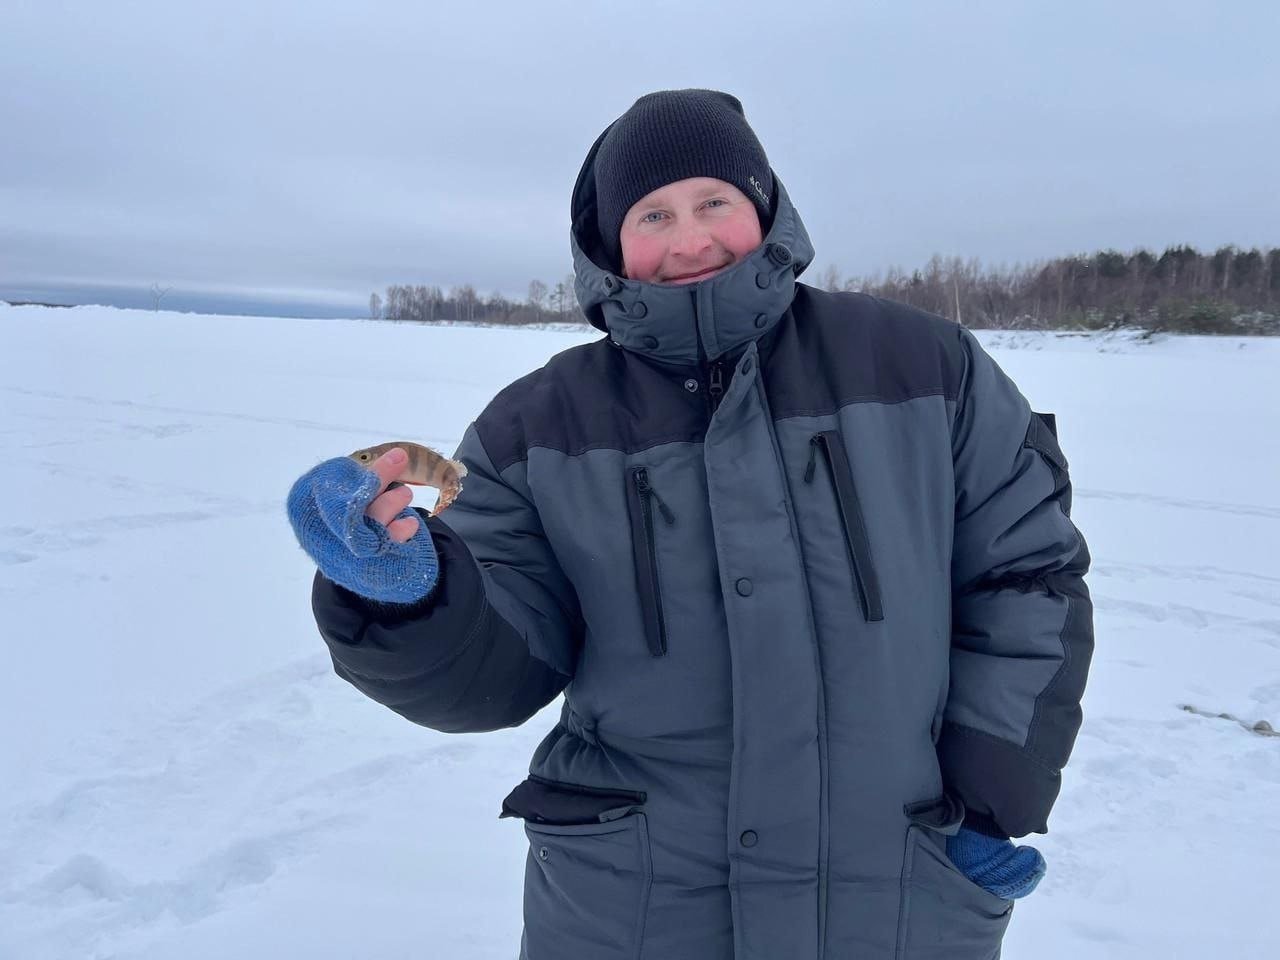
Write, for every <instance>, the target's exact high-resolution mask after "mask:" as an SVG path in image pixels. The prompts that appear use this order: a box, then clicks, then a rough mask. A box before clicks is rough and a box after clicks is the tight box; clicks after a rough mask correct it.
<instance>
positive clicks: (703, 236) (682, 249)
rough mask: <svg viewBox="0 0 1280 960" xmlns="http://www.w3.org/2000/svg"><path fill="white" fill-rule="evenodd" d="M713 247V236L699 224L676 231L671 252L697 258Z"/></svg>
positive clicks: (689, 225)
mask: <svg viewBox="0 0 1280 960" xmlns="http://www.w3.org/2000/svg"><path fill="white" fill-rule="evenodd" d="M709 246H711V234H710V233H708V232H707V231H706V230H705V229H704V228H703V227H701V226H699V225H698V224H696V223H694V224H687V225H685V226H682V227H679V228H678V229H677V230H676V235H675V236H674V237H673V238H672V240H671V247H670V251H671V252H672V253H674V254H678V255H680V256H685V257H692V256H697V255H698V254H700V253H702V252H703V251H704V250H706V249H707V248H708V247H709Z"/></svg>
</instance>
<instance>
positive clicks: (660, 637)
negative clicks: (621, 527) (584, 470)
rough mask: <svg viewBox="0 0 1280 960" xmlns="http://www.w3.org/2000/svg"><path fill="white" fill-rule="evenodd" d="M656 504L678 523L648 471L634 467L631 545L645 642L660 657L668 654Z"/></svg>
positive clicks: (669, 520) (630, 497)
mask: <svg viewBox="0 0 1280 960" xmlns="http://www.w3.org/2000/svg"><path fill="white" fill-rule="evenodd" d="M651 501H656V502H657V504H658V510H659V512H660V513H661V514H662V519H663V520H665V521H666V522H667V524H668V525H670V524H673V523H675V521H676V518H675V515H674V514H673V513H672V512H671V508H670V507H668V506H667V505H666V504H665V503H664V502H663V501H662V498H661V497H659V496H658V491H657V490H655V489H654V488H653V484H652V482H651V481H650V479H649V470H648V468H647V467H633V468H632V470H631V484H630V487H629V490H628V500H627V503H628V506H629V507H630V510H629V513H630V514H631V544H632V551H633V554H634V559H635V568H636V579H637V582H638V584H639V587H640V606H641V610H642V612H643V614H644V631H645V638H646V640H647V641H648V644H649V652H650V653H651V654H653V656H655V657H661V656H663V655H664V654H666V652H667V622H666V618H665V617H664V615H663V611H662V591H661V589H660V587H659V584H658V553H657V547H656V544H655V542H654V530H653V505H652V502H651Z"/></svg>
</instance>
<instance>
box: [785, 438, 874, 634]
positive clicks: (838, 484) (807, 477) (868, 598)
mask: <svg viewBox="0 0 1280 960" xmlns="http://www.w3.org/2000/svg"><path fill="white" fill-rule="evenodd" d="M819 454H821V456H822V459H823V460H824V461H825V463H826V474H827V478H828V480H829V481H830V483H831V486H832V489H833V490H834V492H835V495H836V505H837V507H838V508H839V512H840V525H841V527H842V528H843V530H844V542H845V546H846V548H847V549H848V552H849V563H850V565H851V566H852V568H853V579H854V581H855V582H856V583H857V585H858V599H859V600H860V601H861V603H862V613H863V616H864V617H866V619H867V621H868V622H874V621H877V620H883V619H884V605H883V602H882V600H881V598H880V580H879V578H878V577H877V576H876V568H875V562H874V560H873V559H872V556H871V540H870V538H869V537H868V536H867V525H866V522H865V521H864V519H863V516H862V504H861V503H860V502H859V500H858V490H857V488H856V487H855V486H854V483H853V471H852V470H850V469H849V457H848V455H847V454H846V452H845V448H844V441H843V440H842V439H841V437H840V431H838V430H824V431H822V432H821V433H815V434H814V435H813V436H812V437H810V438H809V465H808V467H806V468H805V471H804V482H805V483H813V481H814V474H815V470H816V468H817V460H818V456H819Z"/></svg>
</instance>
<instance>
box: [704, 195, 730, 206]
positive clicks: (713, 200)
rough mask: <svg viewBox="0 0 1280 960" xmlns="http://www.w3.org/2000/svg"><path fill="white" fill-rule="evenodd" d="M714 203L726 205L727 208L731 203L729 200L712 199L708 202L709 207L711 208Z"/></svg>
mask: <svg viewBox="0 0 1280 960" xmlns="http://www.w3.org/2000/svg"><path fill="white" fill-rule="evenodd" d="M713 203H719V204H724V205H726V206H727V205H728V203H729V201H728V200H724V199H722V198H720V197H715V198H713V199H711V200H708V201H707V206H708V207H709V206H711V205H712V204H713Z"/></svg>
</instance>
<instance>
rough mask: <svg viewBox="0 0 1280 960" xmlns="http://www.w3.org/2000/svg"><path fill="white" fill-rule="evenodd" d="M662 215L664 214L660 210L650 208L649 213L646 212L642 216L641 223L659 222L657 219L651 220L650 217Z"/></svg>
mask: <svg viewBox="0 0 1280 960" xmlns="http://www.w3.org/2000/svg"><path fill="white" fill-rule="evenodd" d="M660 216H662V214H661V213H660V212H659V211H657V210H650V211H649V212H648V213H646V214H645V215H644V216H643V217H641V218H640V222H641V223H657V222H658V221H657V220H650V219H649V218H650V217H660Z"/></svg>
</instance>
